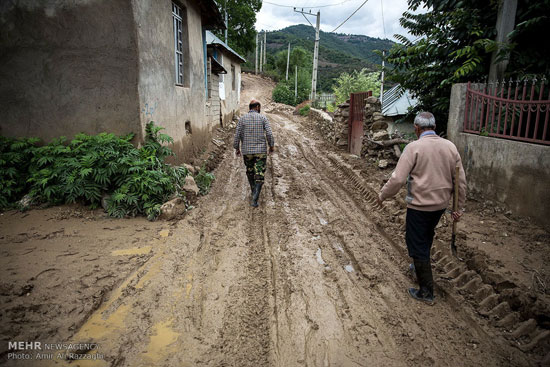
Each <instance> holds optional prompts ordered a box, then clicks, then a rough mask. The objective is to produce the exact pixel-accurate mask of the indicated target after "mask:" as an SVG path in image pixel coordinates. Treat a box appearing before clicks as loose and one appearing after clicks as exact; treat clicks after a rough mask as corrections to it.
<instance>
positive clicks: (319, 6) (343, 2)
mask: <svg viewBox="0 0 550 367" xmlns="http://www.w3.org/2000/svg"><path fill="white" fill-rule="evenodd" d="M350 1H352V0H344V1H341V2H339V3H334V4H324V5H317V6H296V5H282V4H276V3H272V2H271V1H263V3H264V4H269V5H273V6H280V7H281V8H296V9H317V8H328V7H329V6H337V5H342V4H345V3H347V2H350Z"/></svg>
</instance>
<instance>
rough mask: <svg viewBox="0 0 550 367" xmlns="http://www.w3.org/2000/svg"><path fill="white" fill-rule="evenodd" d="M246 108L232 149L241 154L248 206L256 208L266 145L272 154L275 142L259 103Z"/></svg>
mask: <svg viewBox="0 0 550 367" xmlns="http://www.w3.org/2000/svg"><path fill="white" fill-rule="evenodd" d="M248 107H249V112H248V113H247V114H245V115H243V116H242V117H241V118H240V119H239V123H238V124H237V131H236V132H235V139H234V141H233V147H234V148H235V153H236V154H237V155H240V154H241V153H242V154H243V159H244V165H245V166H246V176H247V177H248V183H249V184H250V190H251V191H252V202H251V203H250V205H252V206H253V207H257V206H258V198H259V197H260V192H261V191H262V185H263V184H264V174H265V168H266V163H267V144H269V152H270V153H273V151H274V147H275V140H274V139H273V133H272V132H271V127H270V126H269V120H268V119H267V117H265V116H264V115H261V114H260V108H261V106H260V102H258V101H256V100H254V99H253V100H252V101H250V104H249V106H248ZM266 138H267V139H266ZM266 140H267V144H266Z"/></svg>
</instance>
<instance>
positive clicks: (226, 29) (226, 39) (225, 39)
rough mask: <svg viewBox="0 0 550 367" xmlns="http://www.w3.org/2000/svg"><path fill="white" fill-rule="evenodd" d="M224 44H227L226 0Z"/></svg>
mask: <svg viewBox="0 0 550 367" xmlns="http://www.w3.org/2000/svg"><path fill="white" fill-rule="evenodd" d="M224 33H225V44H226V45H227V0H225V32H224Z"/></svg>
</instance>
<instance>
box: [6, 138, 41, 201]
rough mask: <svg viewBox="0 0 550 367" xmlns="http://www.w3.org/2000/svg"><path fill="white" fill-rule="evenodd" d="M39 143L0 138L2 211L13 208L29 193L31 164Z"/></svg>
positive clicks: (29, 140)
mask: <svg viewBox="0 0 550 367" xmlns="http://www.w3.org/2000/svg"><path fill="white" fill-rule="evenodd" d="M39 141H40V140H39V139H37V138H24V139H13V138H6V137H3V136H0V209H5V208H10V207H13V206H14V205H15V203H16V202H17V201H18V200H19V199H21V197H22V196H23V195H24V194H25V193H26V192H27V190H28V185H27V184H26V182H27V178H28V176H29V172H28V170H29V163H30V161H31V158H32V156H33V152H34V150H35V149H36V144H37V143H38V142H39Z"/></svg>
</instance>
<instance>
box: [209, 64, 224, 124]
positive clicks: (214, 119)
mask: <svg viewBox="0 0 550 367" xmlns="http://www.w3.org/2000/svg"><path fill="white" fill-rule="evenodd" d="M211 61H212V59H211V58H210V57H209V59H208V101H207V102H206V115H207V117H208V123H209V127H210V128H212V127H214V126H217V125H219V124H220V116H221V115H220V77H219V75H217V74H216V73H213V72H212V63H211Z"/></svg>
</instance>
